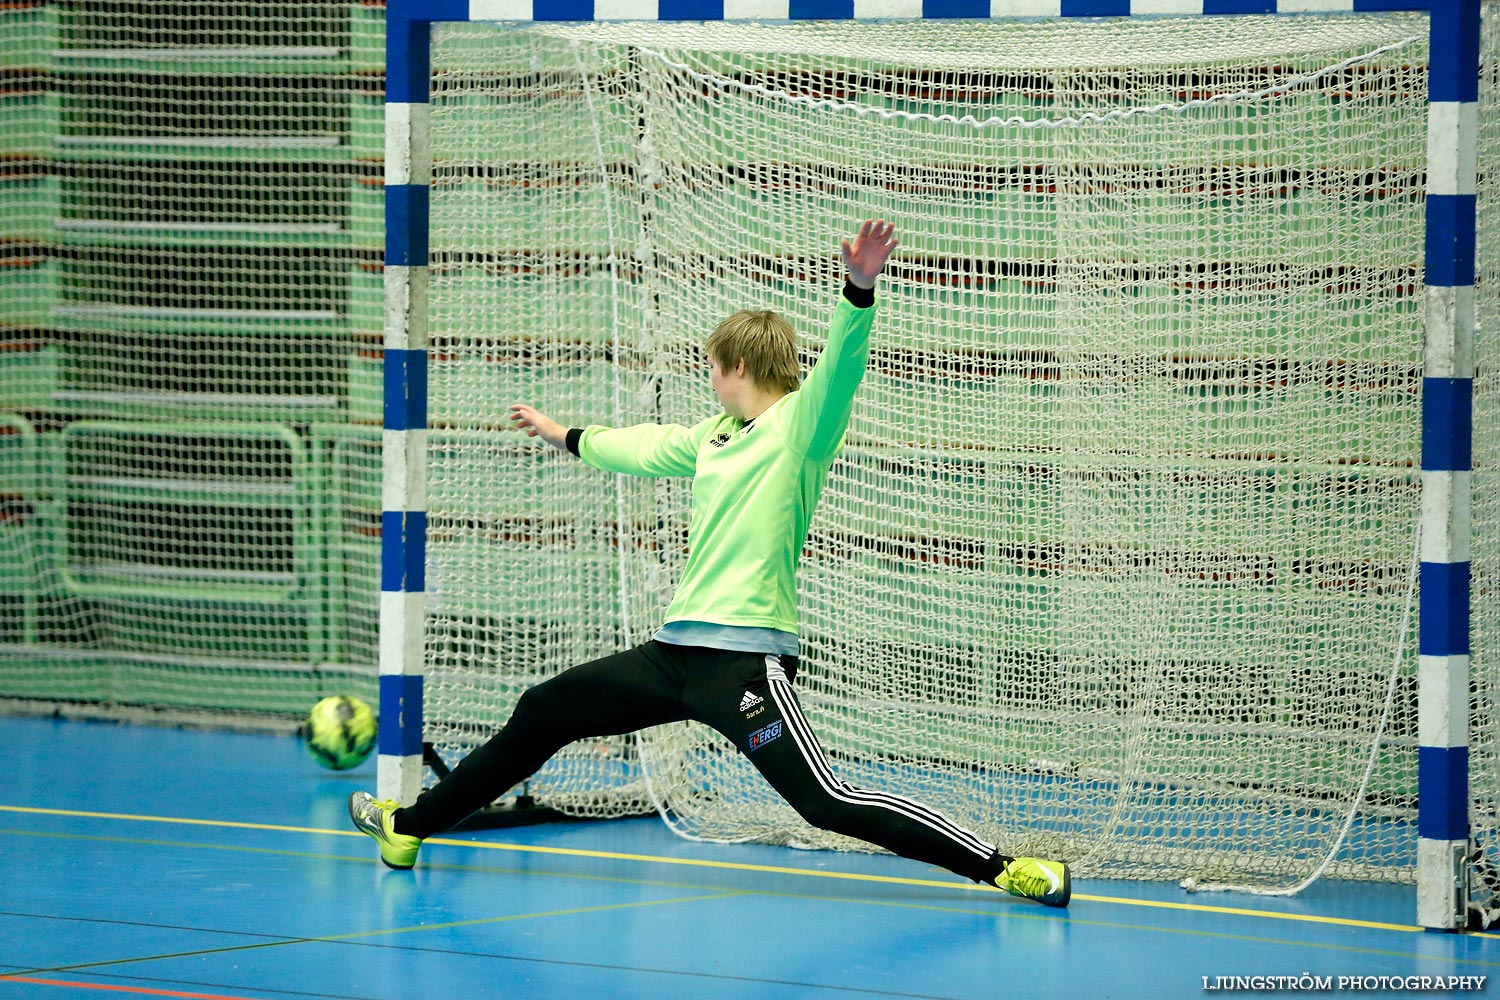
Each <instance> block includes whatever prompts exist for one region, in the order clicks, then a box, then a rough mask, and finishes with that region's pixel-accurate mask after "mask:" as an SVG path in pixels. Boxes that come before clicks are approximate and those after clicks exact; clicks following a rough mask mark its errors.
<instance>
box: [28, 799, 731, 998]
mask: <svg viewBox="0 0 1500 1000" xmlns="http://www.w3.org/2000/svg"><path fill="white" fill-rule="evenodd" d="M0 808H3V807H0ZM745 895H749V892H747V891H740V890H734V891H730V892H715V893H707V894H703V893H700V894H696V895H692V896H678V897H676V898H675V899H643V900H634V901H631V902H628V903H605V904H601V905H598V906H575V907H572V908H571V909H566V910H546V911H543V912H539V913H510V914H506V915H504V916H500V917H478V918H475V919H473V920H452V921H449V922H447V923H442V924H414V925H412V926H410V927H385V928H378V929H376V930H366V931H350V932H349V933H347V934H328V935H323V936H320V937H291V938H283V939H280V940H276V941H256V942H254V943H252V944H238V945H230V946H227V947H222V948H198V949H195V950H193V951H178V952H171V953H169V954H164V955H134V956H130V957H127V958H110V959H101V960H100V961H97V962H83V963H79V964H76V965H58V966H53V967H50V968H45V969H28V970H26V971H24V972H13V973H0V982H4V981H5V980H7V979H12V978H17V977H20V976H30V975H35V974H36V973H39V972H46V973H57V972H84V971H87V970H89V969H102V968H108V967H110V966H115V965H135V964H139V963H141V962H161V961H167V960H169V959H176V958H196V957H199V956H203V955H227V954H229V953H231V952H239V951H260V950H264V949H267V948H285V947H288V946H290V945H299V944H336V943H338V942H341V941H358V940H360V939H363V938H374V937H389V936H390V935H393V934H412V933H415V932H418V931H443V930H451V929H453V928H455V927H478V926H480V925H483V924H503V923H508V922H511V921H515V920H540V919H544V918H547V917H572V916H578V915H580V914H584V913H604V912H607V911H610V910H630V909H639V908H641V907H643V906H664V905H667V904H676V903H693V902H698V901H700V900H713V899H728V898H732V897H736V896H745ZM21 981H24V980H21Z"/></svg>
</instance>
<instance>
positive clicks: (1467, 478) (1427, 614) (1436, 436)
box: [1417, 0, 1480, 930]
mask: <svg viewBox="0 0 1500 1000" xmlns="http://www.w3.org/2000/svg"><path fill="white" fill-rule="evenodd" d="M1479 16H1480V15H1479V0H1438V2H1436V3H1434V4H1433V7H1432V11H1431V29H1430V30H1431V33H1432V35H1431V46H1432V47H1431V52H1432V55H1433V58H1432V63H1431V66H1430V67H1429V70H1428V88H1429V92H1428V102H1429V103H1428V116H1427V117H1428V121H1427V136H1428V138H1427V246H1426V261H1425V263H1426V290H1425V294H1426V326H1427V330H1426V348H1425V352H1424V355H1425V356H1424V359H1423V380H1422V568H1421V586H1422V609H1421V625H1420V630H1421V632H1420V640H1419V652H1420V658H1419V661H1418V662H1419V667H1418V716H1419V733H1418V736H1419V740H1420V749H1419V750H1418V761H1417V795H1418V803H1417V829H1418V838H1419V840H1418V847H1417V919H1418V922H1419V923H1421V924H1422V926H1424V927H1427V928H1430V929H1434V930H1459V929H1462V928H1463V927H1464V925H1465V922H1466V911H1467V909H1468V887H1467V878H1468V871H1469V862H1468V860H1467V858H1468V855H1469V798H1470V797H1469V505H1470V493H1471V470H1472V467H1473V466H1472V459H1471V454H1472V447H1471V445H1472V437H1473V398H1474V258H1475V222H1476V214H1475V206H1476V197H1475V195H1476V191H1477V188H1476V164H1477V150H1478V139H1479V128H1478V123H1479V103H1478V102H1479Z"/></svg>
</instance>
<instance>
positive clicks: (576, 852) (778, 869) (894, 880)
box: [0, 805, 1500, 938]
mask: <svg viewBox="0 0 1500 1000" xmlns="http://www.w3.org/2000/svg"><path fill="white" fill-rule="evenodd" d="M0 812H11V813H25V814H30V815H38V816H68V817H76V818H82V819H109V820H126V821H130V822H138V823H169V824H176V825H181V826H210V827H218V828H221V829H233V830H264V831H269V832H275V833H310V834H322V835H325V836H336V837H363V836H364V834H363V833H361V832H360V831H358V830H324V829H319V828H317V827H307V826H283V825H279V824H273V823H244V822H237V821H234V820H213V819H191V818H187V817H178V816H142V815H134V814H130V813H106V812H88V811H84V810H77V809H43V808H37V807H34V806H8V805H0ZM425 842H426V843H428V844H446V845H450V846H457V847H477V848H480V849H483V850H489V851H510V852H516V853H527V854H553V855H561V856H565V857H576V858H598V859H603V860H609V861H639V862H643V863H647V864H661V865H684V866H687V867H692V868H717V869H721V870H729V871H744V872H761V873H765V874H773V875H803V876H812V877H814V878H831V879H844V880H846V881H853V882H879V883H884V884H887V885H914V886H924V887H935V888H940V889H949V890H952V889H960V890H965V891H970V892H1001V891H1002V890H1000V889H996V888H995V887H993V886H988V885H969V884H966V883H962V882H946V881H939V880H936V879H919V878H902V877H900V876H896V875H869V874H864V873H860V872H839V871H822V870H818V869H812V868H788V867H782V866H778V865H756V864H748V863H745V862H738V861H711V860H707V859H701V858H669V857H661V856H658V855H652V854H629V853H622V852H617V851H591V850H585V849H582V848H575V847H544V846H541V845H538V844H513V843H503V842H501V843H497V842H493V841H483V840H455V839H452V838H447V837H429V838H428V839H427V840H426V841H425ZM1073 899H1074V900H1075V901H1083V902H1090V903H1107V904H1110V905H1113V906H1140V907H1147V908H1151V909H1163V910H1178V911H1186V912H1193V913H1214V914H1223V915H1227V916H1242V917H1260V918H1264V919H1267V920H1290V921H1295V922H1302V923H1312V924H1326V925H1332V926H1338V927H1357V928H1362V929H1365V930H1382V931H1404V932H1407V933H1422V932H1425V930H1426V929H1425V928H1423V927H1418V926H1416V925H1412V924H1389V923H1381V922H1378V921H1374V920H1354V919H1351V918H1348V917H1330V916H1320V915H1317V914H1309V913H1280V912H1277V911H1274V910H1252V909H1248V908H1245V907H1235V906H1212V905H1208V904H1203V903H1178V902H1172V901H1170V900H1155V899H1128V898H1125V897H1121V896H1094V895H1087V894H1084V893H1074V894H1073ZM1467 936H1469V937H1479V938H1500V934H1487V933H1474V934H1469V935H1467Z"/></svg>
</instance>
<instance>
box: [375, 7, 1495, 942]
mask: <svg viewBox="0 0 1500 1000" xmlns="http://www.w3.org/2000/svg"><path fill="white" fill-rule="evenodd" d="M1411 9H1428V3H1426V2H1425V0H436V2H424V3H420V4H419V3H416V2H414V0H391V2H390V3H389V4H388V6H387V43H386V54H387V67H386V72H387V76H386V100H387V104H386V251H385V265H386V266H385V286H386V316H385V330H386V332H385V366H386V378H385V394H386V399H385V437H384V502H383V517H382V529H383V531H382V573H381V589H382V594H381V609H380V614H381V617H380V630H381V638H380V672H381V705H380V731H381V735H380V758H379V767H380V770H379V778H378V787H379V790H380V794H381V796H382V797H389V798H396V799H398V800H399V801H402V802H410V801H411V800H412V799H414V798H415V796H416V795H417V794H418V792H419V791H420V789H421V767H422V764H421V745H422V737H421V733H422V730H421V727H422V721H421V693H422V670H423V665H422V655H423V654H422V639H421V636H422V628H423V619H424V614H425V583H424V580H423V565H424V560H425V549H426V538H425V534H426V516H425V511H424V508H425V505H426V502H425V489H424V473H425V469H424V463H425V450H426V440H425V437H426V430H425V428H426V399H425V391H426V384H425V379H426V353H427V352H426V348H427V330H426V298H427V295H426V292H427V189H428V184H429V179H430V176H431V161H430V149H429V146H428V142H427V134H428V124H427V123H428V116H427V102H428V91H429V82H428V75H429V49H428V44H429V38H430V26H431V24H432V23H433V22H441V21H467V20H505V21H530V20H538V21H541V20H547V21H589V20H615V19H634V20H707V21H714V20H726V19H750V18H758V19H852V18H955V17H965V18H987V17H1021V16H1031V17H1035V16H1062V17H1117V16H1126V15H1132V16H1133V15H1161V14H1175V15H1217V14H1266V13H1310V12H1339V11H1350V10H1353V11H1379V10H1411ZM1430 13H1431V29H1430V30H1431V51H1432V52H1433V53H1434V54H1441V58H1434V60H1433V64H1432V67H1431V72H1430V74H1429V81H1430V83H1429V86H1430V112H1429V119H1430V121H1429V140H1428V160H1429V162H1428V190H1427V235H1426V260H1425V263H1426V282H1425V283H1426V291H1425V294H1426V327H1427V330H1426V351H1425V363H1424V376H1425V377H1424V383H1423V393H1424V398H1423V433H1422V482H1423V499H1422V532H1423V534H1422V565H1421V585H1422V588H1421V589H1422V605H1421V614H1420V622H1421V624H1420V632H1421V638H1420V677H1419V692H1420V694H1419V698H1420V709H1419V711H1420V725H1421V732H1420V741H1421V750H1420V755H1419V774H1418V794H1419V799H1420V806H1419V835H1420V843H1419V845H1418V851H1417V861H1418V907H1417V908H1418V919H1419V921H1420V922H1421V924H1422V925H1423V926H1425V927H1428V928H1431V929H1435V930H1457V929H1462V927H1463V926H1464V921H1465V911H1466V909H1467V886H1466V882H1467V871H1468V869H1469V863H1468V861H1467V857H1468V854H1469V819H1468V808H1469V793H1468V742H1469V734H1468V728H1469V724H1468V666H1469V638H1468V633H1469V589H1470V588H1469V534H1470V531H1469V496H1470V471H1471V460H1470V453H1471V448H1470V440H1471V436H1472V417H1471V413H1472V396H1473V379H1474V351H1473V334H1474V287H1473V286H1474V270H1475V224H1476V212H1475V207H1476V197H1475V192H1476V186H1475V180H1476V177H1475V175H1476V148H1477V108H1478V103H1477V102H1478V66H1479V18H1480V9H1479V0H1434V2H1433V3H1432V5H1431V11H1430Z"/></svg>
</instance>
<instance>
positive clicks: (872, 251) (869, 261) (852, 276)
mask: <svg viewBox="0 0 1500 1000" xmlns="http://www.w3.org/2000/svg"><path fill="white" fill-rule="evenodd" d="M898 243H899V241H898V240H897V239H896V224H895V223H894V222H886V221H885V220H884V219H873V220H872V219H866V220H865V221H864V223H863V224H862V225H861V226H860V227H859V232H858V233H856V234H855V236H854V242H853V243H850V242H849V241H848V240H843V241H841V243H840V249H841V250H842V251H843V254H844V267H845V268H847V269H848V271H849V280H850V281H852V282H853V283H854V284H855V285H856V286H858V287H860V288H874V287H875V279H876V278H878V277H880V272H881V271H883V270H884V269H885V262H886V261H887V260H888V259H889V258H890V256H891V251H892V250H894V249H896V246H897V244H898Z"/></svg>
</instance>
